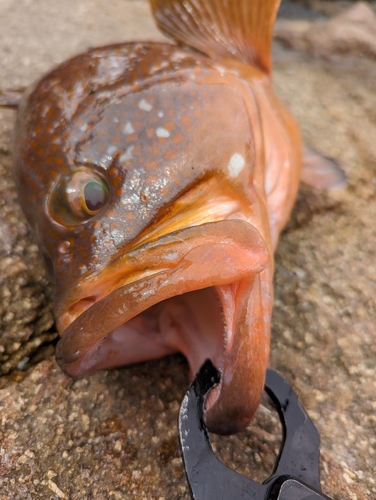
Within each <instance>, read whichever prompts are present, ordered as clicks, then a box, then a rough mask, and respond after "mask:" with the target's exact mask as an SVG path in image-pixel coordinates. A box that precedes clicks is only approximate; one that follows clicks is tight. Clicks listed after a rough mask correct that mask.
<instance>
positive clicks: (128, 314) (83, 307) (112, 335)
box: [56, 220, 269, 409]
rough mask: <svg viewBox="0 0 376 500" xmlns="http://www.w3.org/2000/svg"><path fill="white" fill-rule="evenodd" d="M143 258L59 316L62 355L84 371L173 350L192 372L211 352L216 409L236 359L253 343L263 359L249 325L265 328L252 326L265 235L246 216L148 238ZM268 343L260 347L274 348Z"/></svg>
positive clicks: (88, 290)
mask: <svg viewBox="0 0 376 500" xmlns="http://www.w3.org/2000/svg"><path fill="white" fill-rule="evenodd" d="M137 256H138V258H136V256H135V255H133V254H132V252H129V253H127V254H124V255H121V256H119V257H118V258H117V259H116V260H115V261H114V262H113V263H112V264H111V266H110V267H109V269H106V271H105V273H104V275H103V276H100V277H99V278H98V277H96V279H95V280H93V282H92V283H90V282H87V283H86V284H85V289H81V290H80V291H79V295H78V296H77V298H76V300H74V299H73V300H71V304H70V306H69V307H67V308H66V309H65V312H64V313H63V314H61V315H60V318H59V322H60V325H59V326H60V330H61V331H63V336H62V339H61V340H60V342H59V344H58V347H57V353H56V357H57V360H58V362H59V364H60V366H61V367H62V368H63V370H64V371H65V372H66V373H67V374H69V375H71V376H75V377H77V376H83V375H86V374H88V373H92V372H94V371H97V370H98V369H106V368H112V367H116V366H122V365H125V364H130V363H136V362H140V361H147V360H150V359H155V358H159V357H162V356H165V355H168V354H172V353H175V352H181V353H182V354H184V355H185V356H186V357H187V359H188V362H189V365H190V371H191V375H194V374H195V373H196V372H197V370H198V369H199V367H200V366H201V364H202V363H203V362H204V361H205V359H207V358H210V359H211V360H212V361H213V362H214V364H215V365H216V366H217V368H219V369H220V370H221V371H222V372H223V373H224V376H223V377H222V381H221V384H220V386H219V387H217V388H216V389H215V390H213V391H212V393H211V394H210V395H209V397H208V399H207V409H209V407H212V406H213V405H214V404H215V402H216V401H217V399H218V397H219V395H220V394H221V392H223V389H224V387H223V386H224V385H226V384H227V385H228V384H229V383H230V384H232V379H233V378H234V373H233V372H234V369H235V368H236V367H235V366H234V362H233V361H231V360H230V358H231V359H232V358H233V357H234V356H235V364H236V363H239V362H240V363H241V358H242V357H243V358H247V359H248V358H249V359H250V357H251V358H252V355H251V356H250V355H249V354H248V351H249V350H251V351H253V354H254V355H256V357H259V354H258V350H260V346H258V345H255V346H250V347H249V346H248V347H247V346H246V344H255V342H256V344H257V343H260V342H259V340H257V339H258V338H259V335H256V337H255V336H254V334H253V332H251V333H250V332H249V331H248V330H249V329H253V330H255V331H256V330H257V329H259V330H260V331H261V330H262V332H264V330H265V325H263V327H261V329H260V325H258V324H257V325H256V327H255V325H253V326H252V324H251V322H252V321H254V317H255V315H254V314H253V313H252V310H251V309H252V308H254V307H256V308H257V307H258V308H259V309H260V307H259V306H260V303H261V302H262V293H263V292H262V283H261V281H262V280H260V276H261V275H262V274H263V273H265V271H267V269H268V268H267V262H268V251H267V247H266V245H265V242H264V240H263V238H262V237H261V235H260V233H259V232H258V231H257V230H256V229H255V228H254V227H253V226H252V225H251V224H249V223H248V222H247V221H244V220H222V221H217V222H209V223H206V224H202V225H199V226H194V227H189V228H186V229H182V230H178V231H175V232H173V233H170V234H167V235H165V236H163V237H161V238H159V239H158V241H157V242H155V241H154V242H148V243H145V244H144V245H142V246H141V247H140V248H139V249H138V250H137ZM108 291H109V293H108ZM268 299H269V297H268ZM260 301H261V302H260ZM260 311H261V313H260V314H261V315H264V316H265V311H263V310H262V307H261V309H260ZM260 314H258V316H260ZM252 318H253V319H252ZM266 329H268V325H266ZM252 336H253V337H254V338H252ZM262 343H265V342H262ZM266 344H267V347H266V349H265V346H264V345H262V346H261V350H264V351H265V350H266V351H268V341H267V340H266ZM244 349H245V350H246V351H247V352H245V350H244ZM235 351H236V353H235ZM262 369H264V367H263V368H262ZM235 378H236V377H235ZM261 378H263V376H261ZM262 383H263V380H262ZM261 391H262V388H261Z"/></svg>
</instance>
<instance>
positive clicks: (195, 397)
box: [179, 360, 330, 500]
mask: <svg viewBox="0 0 376 500" xmlns="http://www.w3.org/2000/svg"><path fill="white" fill-rule="evenodd" d="M219 381H220V373H219V372H218V370H217V369H216V368H215V367H214V365H213V364H212V362H211V361H210V360H207V361H206V362H205V363H204V364H203V366H202V367H201V369H200V371H199V372H198V373H197V375H196V377H195V379H194V380H193V382H192V384H191V386H190V388H189V390H188V392H187V393H186V395H185V397H184V399H183V402H182V404H181V407H180V413H179V438H180V446H181V450H182V455H183V460H184V465H185V471H186V474H187V479H188V483H189V487H190V490H191V495H192V499H193V500H240V499H242V500H248V499H254V500H303V499H304V500H320V499H321V500H322V499H326V500H330V498H329V497H327V496H325V495H324V494H323V493H322V491H321V486H320V475H319V455H320V438H319V434H318V432H317V429H316V427H315V426H314V424H313V422H312V420H311V419H310V418H309V416H308V415H307V413H306V412H305V410H304V409H303V407H302V406H301V405H300V403H299V401H298V398H297V396H296V394H295V393H294V391H293V390H292V388H291V386H290V385H289V383H288V382H287V381H286V380H285V379H284V378H283V377H281V375H279V374H278V373H276V372H275V371H273V370H268V371H267V376H266V384H265V390H266V392H267V393H268V395H269V396H270V398H271V399H272V401H273V403H274V404H275V406H276V409H277V411H278V413H279V417H280V420H281V423H282V426H283V434H284V436H283V444H282V446H281V450H280V455H279V457H278V460H277V463H276V466H275V468H274V471H273V473H272V475H271V476H270V477H269V478H268V479H267V480H266V481H265V482H264V483H263V484H259V483H257V482H255V481H253V480H252V479H249V478H246V477H244V476H242V475H241V474H239V473H237V472H235V471H233V470H232V469H229V468H228V467H226V466H225V465H224V464H223V463H222V462H220V461H219V460H218V458H217V457H216V456H215V454H214V452H213V450H212V447H211V444H210V440H209V436H208V432H207V430H206V427H205V424H204V421H203V403H204V396H205V394H206V393H207V392H208V391H209V390H210V389H212V388H213V387H214V386H215V385H216V384H218V383H219Z"/></svg>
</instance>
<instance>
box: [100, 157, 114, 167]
mask: <svg viewBox="0 0 376 500" xmlns="http://www.w3.org/2000/svg"><path fill="white" fill-rule="evenodd" d="M112 161H113V158H112V156H111V155H104V156H102V158H101V159H100V160H99V162H98V165H99V166H100V167H102V168H104V169H105V170H107V169H108V168H109V166H110V165H111V164H112Z"/></svg>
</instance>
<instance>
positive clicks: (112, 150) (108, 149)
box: [107, 145, 117, 156]
mask: <svg viewBox="0 0 376 500" xmlns="http://www.w3.org/2000/svg"><path fill="white" fill-rule="evenodd" d="M116 150H117V147H116V146H113V145H111V146H108V148H107V154H108V155H109V156H112V155H113V153H115V151H116Z"/></svg>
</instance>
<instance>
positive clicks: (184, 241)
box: [56, 219, 269, 377]
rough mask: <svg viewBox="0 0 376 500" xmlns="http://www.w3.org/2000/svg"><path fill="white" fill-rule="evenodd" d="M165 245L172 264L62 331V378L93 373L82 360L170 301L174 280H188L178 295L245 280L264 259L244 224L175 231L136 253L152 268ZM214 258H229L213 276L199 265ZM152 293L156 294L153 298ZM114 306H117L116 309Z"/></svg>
mask: <svg viewBox="0 0 376 500" xmlns="http://www.w3.org/2000/svg"><path fill="white" fill-rule="evenodd" d="M203 231H204V234H203ZM166 244H167V245H169V244H170V245H174V248H175V249H177V250H178V254H179V251H180V254H179V259H178V261H177V262H172V263H171V264H172V265H171V266H170V267H169V268H168V269H162V270H158V271H156V272H155V273H153V274H151V275H149V276H147V277H145V278H141V279H139V280H136V281H134V282H131V283H127V284H125V285H124V286H120V287H119V288H117V289H115V290H114V291H112V292H111V293H110V294H108V295H106V296H105V297H103V298H102V299H101V300H99V301H97V302H95V303H94V304H93V305H91V306H90V307H89V308H88V309H87V310H86V311H84V312H83V313H82V314H80V315H79V316H78V317H77V318H76V319H75V320H74V321H73V322H72V323H71V324H70V325H69V326H68V327H67V328H66V329H65V330H64V332H63V334H62V339H61V340H60V341H59V343H58V345H57V349H56V359H57V361H58V363H59V365H60V366H61V368H62V369H63V371H64V372H65V373H67V374H68V375H70V376H73V377H81V376H84V375H86V374H88V373H90V372H91V371H94V370H93V369H92V368H93V362H88V361H87V359H88V358H89V357H92V359H95V353H96V352H97V351H98V350H99V349H100V345H101V343H103V341H104V339H105V338H106V335H108V333H109V332H111V331H112V330H113V329H114V328H116V327H118V326H119V325H121V324H124V323H125V322H127V321H128V320H129V319H131V318H132V317H134V316H136V315H137V314H139V313H140V312H142V311H144V310H146V309H148V308H149V307H151V306H152V305H155V304H157V303H159V302H161V301H162V300H165V299H167V298H171V297H173V296H176V295H177V294H178V293H177V292H176V289H177V287H178V286H179V281H180V282H182V280H184V279H185V280H190V281H189V283H188V284H186V285H185V289H184V291H183V292H180V293H185V292H186V291H193V290H198V289H200V288H207V287H210V286H218V285H224V284H230V283H234V282H236V281H239V279H242V278H244V277H245V276H250V275H255V274H258V273H260V272H261V271H262V270H263V269H264V268H265V266H266V265H267V262H268V258H269V253H268V249H267V246H266V243H265V241H264V239H263V238H262V236H261V235H260V233H259V232H258V231H257V229H256V228H255V227H254V226H253V225H251V224H250V223H249V222H247V221H244V220H238V219H232V220H222V221H216V222H210V223H206V224H202V225H199V226H194V227H189V228H186V229H183V230H179V231H176V232H174V233H170V234H168V235H166V236H163V237H162V238H160V240H158V241H157V242H153V243H148V244H146V245H144V246H143V247H141V249H139V250H141V251H142V252H143V253H145V255H146V256H149V257H150V259H151V264H152V265H153V263H154V264H155V263H156V262H155V258H156V257H158V254H159V251H160V249H161V248H163V245H164V246H166ZM205 244H206V245H207V246H208V245H209V247H211V248H208V254H207V255H206V261H205V259H204V261H203V262H198V261H195V260H194V255H193V254H194V252H195V251H196V252H197V251H198V250H197V249H200V247H201V250H202V248H203V247H204V245H205ZM201 250H200V251H201ZM239 252H243V257H244V258H247V259H248V261H249V264H248V265H247V266H245V267H244V265H243V266H238V265H237V262H236V260H234V255H235V254H237V255H238V254H239ZM218 253H222V254H223V257H224V258H228V259H229V265H228V267H227V268H225V269H223V268H222V269H221V275H218V269H216V270H215V272H211V270H207V269H205V265H206V266H207V265H208V263H209V262H210V259H212V258H213V256H214V257H218ZM122 258H123V256H120V260H119V258H117V262H119V261H121V259H122ZM153 259H154V261H153ZM190 259H191V261H190ZM192 259H193V260H192ZM243 261H244V259H243ZM187 262H188V264H189V265H188V266H187ZM192 262H193V264H192ZM159 265H160V263H159ZM184 266H185V268H184ZM192 266H193V269H192ZM200 266H201V267H200ZM157 268H158V266H157ZM190 268H191V269H190ZM191 271H193V273H192V272H191ZM197 273H198V277H197V278H195V277H194V276H193V275H194V274H196V275H197ZM200 273H201V274H200ZM154 290H158V291H157V293H155V292H154ZM136 296H138V300H137V301H136V304H135V305H134V306H133V307H131V309H130V310H129V309H127V306H126V300H127V298H128V299H131V300H130V301H131V302H132V301H133V302H134V301H135V297H136ZM83 299H85V296H84V294H83V295H82V296H81V298H80V299H79V300H83ZM114 304H118V305H119V307H118V308H117V309H116V308H115V309H116V310H114ZM108 310H110V313H108ZM88 321H89V323H90V324H91V325H94V327H93V329H92V330H91V331H90V332H87V331H86V330H85V323H87V322H88ZM85 358H86V360H85Z"/></svg>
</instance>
